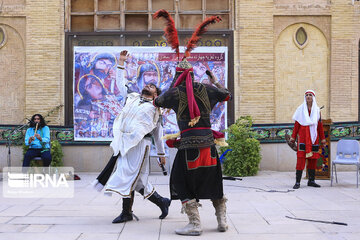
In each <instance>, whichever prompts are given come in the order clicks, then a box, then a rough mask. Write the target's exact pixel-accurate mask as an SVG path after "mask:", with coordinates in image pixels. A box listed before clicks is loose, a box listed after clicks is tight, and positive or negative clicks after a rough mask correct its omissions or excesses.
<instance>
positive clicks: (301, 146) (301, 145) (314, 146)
mask: <svg viewBox="0 0 360 240" xmlns="http://www.w3.org/2000/svg"><path fill="white" fill-rule="evenodd" d="M299 150H300V151H305V143H300V144H299ZM311 151H312V152H318V151H319V145H312V146H311Z"/></svg>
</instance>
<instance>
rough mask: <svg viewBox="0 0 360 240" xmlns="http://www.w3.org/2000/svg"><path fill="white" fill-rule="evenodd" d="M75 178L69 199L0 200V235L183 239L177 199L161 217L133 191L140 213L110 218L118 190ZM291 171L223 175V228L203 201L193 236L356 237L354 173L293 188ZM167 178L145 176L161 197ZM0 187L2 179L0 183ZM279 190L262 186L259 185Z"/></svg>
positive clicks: (359, 208) (87, 176)
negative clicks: (105, 190) (237, 177)
mask: <svg viewBox="0 0 360 240" xmlns="http://www.w3.org/2000/svg"><path fill="white" fill-rule="evenodd" d="M79 175H80V177H81V180H80V181H75V197H74V198H71V199H34V198H33V199H10V198H4V197H2V196H1V198H0V239H6V240H10V239H11V240H15V239H21V240H27V239H45V240H52V239H62V240H67V239H69V240H75V239H78V240H85V239H94V240H95V239H96V240H99V239H100V240H112V239H114V240H115V239H126V240H130V239H137V240H138V239H184V238H186V237H184V236H178V235H176V234H175V233H174V229H175V228H179V227H183V226H185V225H186V224H187V217H186V215H183V214H181V213H180V209H181V204H180V202H179V201H174V202H172V204H171V207H170V213H169V215H168V217H167V218H166V219H164V220H160V219H158V216H159V215H160V210H159V209H158V207H157V206H155V205H154V204H152V203H151V202H149V201H147V200H143V199H142V197H141V196H140V195H139V194H136V197H135V203H134V208H133V210H134V213H135V214H136V215H137V216H138V217H139V218H140V220H139V221H132V222H128V223H126V224H112V223H111V221H112V219H114V218H115V217H116V216H118V215H119V214H120V212H121V207H122V206H121V199H120V197H119V196H117V195H114V196H112V197H108V196H104V195H103V194H102V193H99V192H97V191H95V190H93V189H92V187H91V186H90V182H92V180H93V179H94V178H95V177H96V176H97V175H96V174H94V173H80V174H79ZM294 175H295V173H289V172H260V173H259V174H258V175H257V176H255V177H245V178H243V180H242V181H224V192H225V194H226V196H227V198H228V199H229V201H228V204H227V216H228V223H229V230H228V231H227V232H225V233H220V232H217V231H216V226H217V223H216V218H215V216H214V209H213V207H212V204H211V202H210V201H208V200H204V201H201V204H202V208H200V210H199V211H200V215H201V221H202V227H203V234H202V235H201V236H200V237H196V239H217V240H219V239H246V240H253V239H254V240H255V239H259V240H267V239H274V240H275V239H276V240H283V239H289V240H290V239H291V240H293V239H295V240H296V239H311V240H315V239H316V240H323V239H331V240H334V239H342V240H355V239H356V240H359V239H360V188H359V189H358V188H356V178H355V173H354V172H340V173H339V174H338V177H339V183H338V184H335V185H334V186H333V187H330V181H329V180H318V181H317V182H318V183H319V184H320V185H322V187H321V188H319V189H315V188H311V187H307V186H306V181H307V180H305V179H303V180H302V185H301V188H300V189H299V190H296V191H290V192H287V190H288V189H290V190H292V188H291V187H292V185H293V184H294V180H295V176H294ZM168 180H169V178H168V176H162V175H159V174H154V175H151V182H152V183H153V184H154V186H155V188H156V189H157V191H158V192H159V193H160V194H161V195H163V196H168V195H169V190H168ZM0 185H1V187H0V188H2V183H1V184H0ZM262 189H263V190H279V191H283V192H266V191H263V190H262ZM285 216H292V217H298V218H306V219H316V220H325V221H336V222H344V223H347V224H348V226H341V225H334V224H324V223H315V222H304V221H298V220H292V219H289V218H286V217H285Z"/></svg>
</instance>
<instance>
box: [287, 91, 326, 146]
mask: <svg viewBox="0 0 360 240" xmlns="http://www.w3.org/2000/svg"><path fill="white" fill-rule="evenodd" d="M307 93H311V94H312V95H313V103H312V107H311V113H310V116H309V111H308V108H307V105H306V96H305V95H306V94H307ZM292 119H293V120H295V121H298V122H299V123H300V125H302V126H309V128H310V136H311V142H312V143H313V144H314V143H315V141H316V138H317V125H318V122H319V119H320V108H319V107H318V105H317V104H316V98H315V92H314V91H313V90H307V91H306V92H305V94H304V102H303V104H301V105H300V106H299V107H298V108H297V109H296V111H295V113H294V115H293V117H292Z"/></svg>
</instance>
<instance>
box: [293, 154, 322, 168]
mask: <svg viewBox="0 0 360 240" xmlns="http://www.w3.org/2000/svg"><path fill="white" fill-rule="evenodd" d="M306 160H307V169H316V164H317V159H314V158H304V157H298V158H297V162H296V170H304V168H305V162H306Z"/></svg>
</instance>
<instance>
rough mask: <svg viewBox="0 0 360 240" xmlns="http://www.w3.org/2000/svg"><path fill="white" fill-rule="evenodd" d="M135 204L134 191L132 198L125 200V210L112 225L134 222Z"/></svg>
mask: <svg viewBox="0 0 360 240" xmlns="http://www.w3.org/2000/svg"><path fill="white" fill-rule="evenodd" d="M133 203H134V191H133V192H132V193H131V197H130V198H123V209H122V212H121V214H120V215H119V216H118V217H117V218H115V219H114V220H113V221H112V223H123V222H128V221H132V220H133V213H132V210H131V209H132V205H133Z"/></svg>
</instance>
